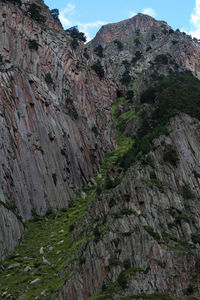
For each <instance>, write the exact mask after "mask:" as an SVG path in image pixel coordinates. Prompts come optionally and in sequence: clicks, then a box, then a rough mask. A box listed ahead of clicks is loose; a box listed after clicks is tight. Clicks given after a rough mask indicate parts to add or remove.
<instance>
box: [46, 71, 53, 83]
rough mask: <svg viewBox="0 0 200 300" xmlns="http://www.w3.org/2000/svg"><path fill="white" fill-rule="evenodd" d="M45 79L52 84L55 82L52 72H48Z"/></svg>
mask: <svg viewBox="0 0 200 300" xmlns="http://www.w3.org/2000/svg"><path fill="white" fill-rule="evenodd" d="M45 81H46V83H47V84H52V83H53V79H52V77H51V73H50V72H48V73H47V74H46V75H45Z"/></svg>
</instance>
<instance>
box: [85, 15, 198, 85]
mask: <svg viewBox="0 0 200 300" xmlns="http://www.w3.org/2000/svg"><path fill="white" fill-rule="evenodd" d="M99 45H101V46H102V47H103V53H104V56H105V57H106V58H107V59H109V62H110V63H111V66H112V68H113V71H114V74H115V76H116V78H117V79H118V80H120V81H122V82H124V83H126V85H129V89H131V88H133V89H139V90H141V89H143V88H145V87H146V86H147V85H151V84H152V83H153V80H152V78H151V75H153V74H154V73H155V72H158V73H160V74H164V75H168V74H170V73H171V72H173V71H174V72H182V71H185V70H190V71H191V72H192V73H193V74H194V75H195V76H197V77H198V78H200V59H199V53H200V46H199V42H198V41H197V40H196V39H192V38H191V37H190V36H187V35H186V34H185V33H182V32H180V31H179V30H176V31H174V30H173V29H172V28H171V27H170V26H169V25H168V24H167V23H166V22H164V21H157V20H155V19H154V18H152V17H150V16H148V15H143V14H138V15H136V16H134V17H133V18H131V19H128V20H124V21H122V22H119V23H114V24H108V25H105V26H103V27H102V28H101V29H100V30H99V32H98V33H97V35H96V37H95V38H94V39H93V40H92V41H91V42H90V43H89V47H91V48H92V49H95V48H96V47H97V46H99ZM129 76H130V78H128V79H127V77H129ZM123 79H124V80H123Z"/></svg>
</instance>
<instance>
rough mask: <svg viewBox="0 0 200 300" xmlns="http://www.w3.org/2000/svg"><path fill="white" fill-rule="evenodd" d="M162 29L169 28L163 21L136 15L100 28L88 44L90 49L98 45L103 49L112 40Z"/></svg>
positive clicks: (144, 15)
mask: <svg viewBox="0 0 200 300" xmlns="http://www.w3.org/2000/svg"><path fill="white" fill-rule="evenodd" d="M164 27H165V28H166V29H168V30H169V29H170V28H171V27H170V26H169V25H168V24H167V23H166V22H164V21H157V20H155V19H154V18H153V17H151V16H149V15H146V14H143V13H138V14H137V15H135V16H133V17H131V18H129V19H126V20H123V21H120V22H117V23H110V24H107V25H104V26H102V27H101V29H100V30H99V31H98V32H97V34H96V36H95V38H94V39H93V40H92V41H91V42H90V44H91V45H92V47H95V46H98V45H101V46H102V47H105V46H106V45H108V44H109V43H111V42H113V41H114V40H119V41H123V40H125V39H126V38H127V37H129V36H134V35H137V33H138V32H139V31H140V32H146V31H147V30H148V31H149V30H151V29H152V31H153V29H155V28H158V29H159V28H160V29H161V30H162V29H163V28H164Z"/></svg>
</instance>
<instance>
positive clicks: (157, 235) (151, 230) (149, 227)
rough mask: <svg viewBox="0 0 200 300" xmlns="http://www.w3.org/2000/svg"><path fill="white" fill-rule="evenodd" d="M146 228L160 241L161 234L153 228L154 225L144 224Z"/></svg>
mask: <svg viewBox="0 0 200 300" xmlns="http://www.w3.org/2000/svg"><path fill="white" fill-rule="evenodd" d="M144 229H145V230H146V231H147V232H148V233H149V234H150V235H151V236H152V237H153V238H154V239H155V240H156V241H160V235H159V233H158V232H155V231H154V230H153V227H151V226H149V225H147V226H144Z"/></svg>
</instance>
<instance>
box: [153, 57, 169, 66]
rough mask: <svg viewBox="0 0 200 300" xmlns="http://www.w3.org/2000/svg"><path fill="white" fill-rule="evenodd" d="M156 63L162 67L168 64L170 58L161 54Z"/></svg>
mask: <svg viewBox="0 0 200 300" xmlns="http://www.w3.org/2000/svg"><path fill="white" fill-rule="evenodd" d="M155 62H156V63H158V64H162V65H167V64H168V57H167V55H165V54H159V55H157V56H156V58H155Z"/></svg>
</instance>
